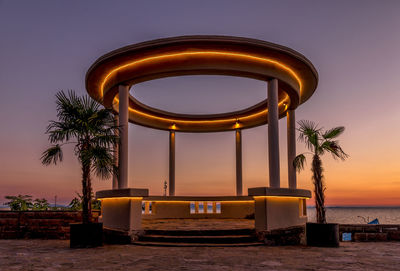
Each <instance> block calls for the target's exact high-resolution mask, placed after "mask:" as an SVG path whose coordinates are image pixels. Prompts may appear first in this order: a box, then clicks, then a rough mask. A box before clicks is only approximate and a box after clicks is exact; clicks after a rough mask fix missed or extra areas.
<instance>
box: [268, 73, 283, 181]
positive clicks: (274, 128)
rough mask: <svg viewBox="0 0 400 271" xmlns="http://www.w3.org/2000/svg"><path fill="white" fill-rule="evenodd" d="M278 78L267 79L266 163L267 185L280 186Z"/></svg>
mask: <svg viewBox="0 0 400 271" xmlns="http://www.w3.org/2000/svg"><path fill="white" fill-rule="evenodd" d="M278 121H279V111H278V80H277V79H271V80H270V81H268V163H269V186H270V187H278V188H279V187H280V186H281V184H280V172H279V170H280V169H279V122H278Z"/></svg>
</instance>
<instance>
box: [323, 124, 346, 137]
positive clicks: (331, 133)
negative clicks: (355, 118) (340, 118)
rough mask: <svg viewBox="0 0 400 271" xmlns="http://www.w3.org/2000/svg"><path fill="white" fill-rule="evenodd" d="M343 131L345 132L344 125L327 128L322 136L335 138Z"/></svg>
mask: <svg viewBox="0 0 400 271" xmlns="http://www.w3.org/2000/svg"><path fill="white" fill-rule="evenodd" d="M343 132H344V127H343V126H338V127H334V128H332V129H329V130H327V131H326V132H325V133H323V134H322V137H323V138H324V139H333V138H336V137H338V136H340V135H341V134H342V133H343Z"/></svg>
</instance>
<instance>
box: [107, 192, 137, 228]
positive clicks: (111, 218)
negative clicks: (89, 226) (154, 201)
mask: <svg viewBox="0 0 400 271" xmlns="http://www.w3.org/2000/svg"><path fill="white" fill-rule="evenodd" d="M101 205H102V206H101V208H102V210H101V212H102V218H103V225H104V227H107V228H111V229H117V230H122V231H126V232H128V233H131V232H133V231H136V230H140V229H141V228H142V199H141V198H139V197H138V198H120V199H119V198H112V199H103V200H102V202H101Z"/></svg>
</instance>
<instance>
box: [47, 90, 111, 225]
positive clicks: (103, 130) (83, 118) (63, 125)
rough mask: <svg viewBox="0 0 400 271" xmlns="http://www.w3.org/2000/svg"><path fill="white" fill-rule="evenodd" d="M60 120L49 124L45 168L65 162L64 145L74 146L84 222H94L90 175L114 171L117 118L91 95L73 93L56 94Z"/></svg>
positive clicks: (109, 173) (107, 173) (105, 176)
mask: <svg viewBox="0 0 400 271" xmlns="http://www.w3.org/2000/svg"><path fill="white" fill-rule="evenodd" d="M56 103H57V118H58V121H50V123H49V125H48V126H47V130H46V134H48V136H49V141H50V143H51V144H53V145H52V146H51V147H50V148H48V149H47V150H46V151H44V152H43V153H42V157H41V161H42V163H43V164H44V165H50V164H52V163H54V164H57V162H61V161H62V160H63V152H62V148H61V147H62V146H63V145H65V144H74V152H75V155H76V156H77V158H78V160H79V162H80V164H81V169H82V220H83V223H89V222H91V213H92V212H91V200H92V184H91V174H92V173H95V174H96V175H97V176H98V177H100V178H102V179H106V178H109V177H110V176H111V175H112V174H113V173H114V172H115V171H116V168H115V166H114V156H113V151H112V146H113V145H114V144H116V143H117V140H118V137H117V136H116V135H115V131H116V130H117V129H118V127H117V126H115V125H114V117H113V114H112V112H111V111H110V110H109V109H104V108H100V105H99V104H98V103H97V102H96V101H94V100H93V99H91V98H90V97H89V96H86V95H85V96H82V97H79V96H77V95H76V94H75V93H74V92H73V91H68V95H67V94H65V93H64V92H63V91H60V92H58V93H57V94H56Z"/></svg>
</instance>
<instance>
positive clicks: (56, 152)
mask: <svg viewBox="0 0 400 271" xmlns="http://www.w3.org/2000/svg"><path fill="white" fill-rule="evenodd" d="M40 160H41V161H42V164H43V165H46V166H48V165H50V164H51V163H54V164H57V162H58V161H60V162H61V161H62V160H63V152H62V149H61V146H60V145H58V144H56V145H53V146H51V147H50V148H48V149H47V150H45V151H44V152H43V153H42V156H41V157H40Z"/></svg>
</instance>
